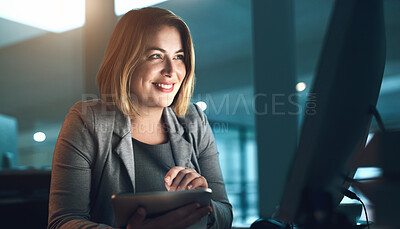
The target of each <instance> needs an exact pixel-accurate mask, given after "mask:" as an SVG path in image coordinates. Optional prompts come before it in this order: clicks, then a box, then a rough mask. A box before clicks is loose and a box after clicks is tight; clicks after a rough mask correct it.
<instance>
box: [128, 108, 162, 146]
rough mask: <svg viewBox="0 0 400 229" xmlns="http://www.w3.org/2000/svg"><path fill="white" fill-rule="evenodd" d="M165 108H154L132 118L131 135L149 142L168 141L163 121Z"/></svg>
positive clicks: (159, 142) (153, 143) (154, 143)
mask: <svg viewBox="0 0 400 229" xmlns="http://www.w3.org/2000/svg"><path fill="white" fill-rule="evenodd" d="M162 113H163V110H153V111H152V112H146V113H145V114H140V115H135V116H133V117H132V118H131V136H132V137H133V138H135V139H137V140H139V141H141V142H144V143H147V144H152V145H156V144H161V143H165V142H167V141H168V138H167V134H166V133H165V131H164V125H163V121H162Z"/></svg>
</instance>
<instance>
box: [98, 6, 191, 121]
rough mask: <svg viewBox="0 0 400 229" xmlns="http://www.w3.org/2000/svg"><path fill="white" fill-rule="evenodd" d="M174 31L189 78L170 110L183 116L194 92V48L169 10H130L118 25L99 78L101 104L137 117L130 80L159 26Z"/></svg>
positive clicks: (187, 30)
mask: <svg viewBox="0 0 400 229" xmlns="http://www.w3.org/2000/svg"><path fill="white" fill-rule="evenodd" d="M163 25H167V26H173V27H175V28H176V29H177V30H178V31H179V33H180V35H181V40H182V46H183V50H184V53H185V55H184V63H185V67H186V76H185V78H184V80H183V82H182V85H181V87H180V89H179V91H178V93H177V94H176V96H175V98H174V101H173V102H172V104H171V107H172V108H173V109H174V111H175V113H176V114H177V115H178V116H184V115H185V113H186V111H187V108H188V105H189V103H190V99H191V96H192V93H193V89H194V82H195V76H194V48H193V42H192V37H191V35H190V31H189V28H188V27H187V25H186V24H185V22H183V21H182V20H181V19H180V18H179V17H177V16H176V15H175V14H174V13H172V12H171V11H169V10H166V9H161V8H156V7H147V8H143V9H138V10H131V11H129V12H128V13H126V14H125V15H124V16H122V17H121V19H120V20H119V22H118V23H117V25H116V27H115V29H114V31H113V33H112V35H111V38H110V41H109V43H108V47H107V50H106V53H105V56H104V60H103V62H102V64H101V66H100V70H99V72H98V74H97V86H98V87H99V92H100V96H101V99H102V100H105V101H108V102H112V103H113V104H114V105H115V106H116V107H117V108H118V109H119V110H121V111H122V112H123V113H124V114H125V115H127V116H132V115H135V114H138V111H137V109H136V108H135V105H134V103H133V100H132V99H131V86H130V82H131V77H132V75H133V72H134V71H135V69H136V67H137V66H138V64H139V62H140V60H141V57H142V56H143V55H144V51H145V50H144V49H145V41H146V40H147V37H148V36H149V35H150V34H151V32H152V31H154V30H155V29H157V28H159V27H160V26H163Z"/></svg>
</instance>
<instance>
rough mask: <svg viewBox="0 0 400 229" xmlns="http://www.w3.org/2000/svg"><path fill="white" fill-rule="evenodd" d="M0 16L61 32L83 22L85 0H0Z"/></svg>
mask: <svg viewBox="0 0 400 229" xmlns="http://www.w3.org/2000/svg"><path fill="white" fill-rule="evenodd" d="M0 17H2V18H5V19H7V20H11V21H15V22H18V23H21V24H25V25H29V26H32V27H36V28H39V29H43V30H47V31H51V32H55V33H62V32H65V31H68V30H71V29H76V28H79V27H82V26H83V25H84V24H85V0H35V1H32V0H12V1H10V0H0Z"/></svg>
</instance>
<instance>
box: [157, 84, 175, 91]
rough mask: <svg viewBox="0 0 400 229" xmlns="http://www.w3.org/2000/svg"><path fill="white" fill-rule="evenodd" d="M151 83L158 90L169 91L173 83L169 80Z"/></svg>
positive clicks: (172, 88) (172, 89)
mask: <svg viewBox="0 0 400 229" xmlns="http://www.w3.org/2000/svg"><path fill="white" fill-rule="evenodd" d="M153 85H154V86H155V87H156V88H157V89H158V90H160V91H162V92H165V93H170V92H173V91H174V86H175V84H174V83H171V82H156V83H153Z"/></svg>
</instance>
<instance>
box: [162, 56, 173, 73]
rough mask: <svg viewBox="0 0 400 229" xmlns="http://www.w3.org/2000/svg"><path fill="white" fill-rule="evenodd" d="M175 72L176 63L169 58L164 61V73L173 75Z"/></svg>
mask: <svg viewBox="0 0 400 229" xmlns="http://www.w3.org/2000/svg"><path fill="white" fill-rule="evenodd" d="M174 74H176V68H175V66H174V63H173V61H172V60H171V59H169V58H167V59H165V61H164V68H163V75H165V76H168V77H172V76H173V75H174Z"/></svg>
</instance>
